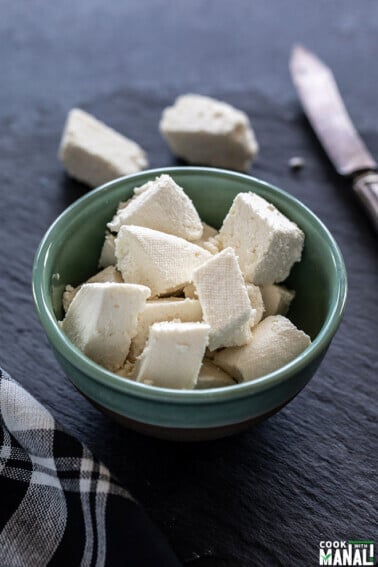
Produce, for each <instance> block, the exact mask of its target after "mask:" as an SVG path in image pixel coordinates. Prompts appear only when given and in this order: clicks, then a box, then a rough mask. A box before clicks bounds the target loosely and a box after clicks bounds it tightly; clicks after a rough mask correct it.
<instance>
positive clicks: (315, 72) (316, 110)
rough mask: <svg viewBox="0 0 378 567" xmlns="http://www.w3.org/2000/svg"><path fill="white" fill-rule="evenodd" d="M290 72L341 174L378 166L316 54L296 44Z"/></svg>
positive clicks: (330, 74) (313, 125) (332, 79)
mask: <svg viewBox="0 0 378 567" xmlns="http://www.w3.org/2000/svg"><path fill="white" fill-rule="evenodd" d="M290 72H291V75H292V78H293V82H294V85H295V86H296V88H297V91H298V93H299V97H300V99H301V102H302V105H303V107H304V110H305V112H306V115H307V117H308V119H309V121H310V123H311V125H312V127H313V128H314V130H315V132H316V134H317V136H318V138H319V140H320V142H321V144H322V145H323V147H324V149H325V150H326V152H327V154H328V156H329V158H330V160H331V161H332V163H333V164H334V166H335V168H336V170H337V171H338V172H339V173H340V174H341V175H350V174H355V173H357V172H359V171H363V170H372V169H376V168H377V163H376V161H375V159H374V158H373V156H372V155H371V154H370V152H369V150H368V149H367V147H366V146H365V144H364V142H363V141H362V139H361V138H360V136H359V134H358V132H357V130H356V129H355V127H354V126H353V123H352V121H351V119H350V116H349V114H348V112H347V110H346V108H345V105H344V103H343V101H342V98H341V96H340V93H339V90H338V87H337V84H336V81H335V79H334V76H333V73H332V71H331V70H330V69H329V67H327V66H326V65H325V64H324V63H323V62H322V61H321V60H320V59H319V58H318V57H316V55H314V54H313V53H311V52H310V51H308V50H307V49H305V48H304V47H302V46H301V45H298V46H295V47H294V49H293V51H292V55H291V59H290Z"/></svg>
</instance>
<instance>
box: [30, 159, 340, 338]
mask: <svg viewBox="0 0 378 567" xmlns="http://www.w3.org/2000/svg"><path fill="white" fill-rule="evenodd" d="M166 171H167V172H169V173H170V175H172V177H173V178H174V179H175V181H176V182H177V183H178V184H179V185H181V186H182V187H183V188H184V189H185V191H186V193H187V194H188V195H189V197H190V198H191V199H192V200H193V202H194V205H195V207H196V208H197V210H198V212H199V214H200V216H201V218H202V220H203V221H205V222H207V223H208V224H210V225H212V226H214V227H216V228H219V227H220V226H221V224H222V220H223V218H224V217H225V215H226V214H227V212H228V210H229V208H230V206H231V204H232V201H233V199H234V197H235V195H236V194H237V193H239V192H242V191H254V192H256V193H257V194H259V195H261V196H262V197H264V198H266V199H267V200H268V201H271V202H272V203H273V204H274V205H276V207H277V208H278V209H279V210H280V211H282V212H283V213H284V214H285V215H287V216H288V217H289V218H290V219H291V220H293V221H294V222H296V223H297V224H298V225H299V226H300V227H301V228H302V230H303V231H304V232H305V234H306V240H305V248H304V252H303V257H302V261H301V262H300V263H298V264H296V265H295V266H294V268H293V270H292V272H291V274H290V277H289V278H288V280H287V282H286V284H287V285H288V286H289V287H290V288H292V289H294V290H296V292H297V293H296V297H295V300H294V301H293V303H292V306H291V309H290V312H289V317H290V319H291V320H292V321H293V322H294V323H295V324H296V325H297V326H298V327H299V328H300V329H303V330H304V331H305V332H306V333H308V334H309V335H310V336H311V338H312V339H314V338H315V337H316V335H317V334H318V333H319V331H320V329H321V327H322V325H323V323H324V322H325V320H326V317H327V314H329V311H330V308H331V306H332V305H333V304H334V303H335V302H336V300H337V294H338V291H339V290H338V288H339V285H338V281H337V279H338V276H339V275H340V274H339V273H338V272H339V268H338V266H337V262H336V259H335V255H334V250H333V249H332V247H331V246H330V242H329V239H330V236H329V234H328V232H327V231H326V230H319V225H320V223H319V221H318V220H317V219H316V217H314V216H313V215H312V214H311V213H310V212H309V211H308V210H307V209H306V208H305V207H304V206H303V205H301V204H300V203H299V202H298V201H296V200H295V199H294V198H292V197H290V196H289V195H287V194H286V193H284V192H282V191H280V190H278V189H275V188H274V187H272V186H270V185H267V184H265V183H263V182H261V181H259V180H256V179H253V178H251V177H248V176H243V175H240V174H234V173H231V172H230V173H228V172H222V171H219V170H208V169H205V168H177V169H175V168H173V169H169V170H166ZM156 175H157V172H146V173H143V174H138V175H136V176H131V177H128V178H125V179H121V180H119V181H117V182H112V183H110V184H108V185H106V186H105V187H103V188H101V189H99V190H95V191H92V192H91V193H89V194H87V195H86V196H85V197H84V198H82V199H81V200H79V201H77V202H76V203H74V204H73V205H72V206H71V207H70V208H69V209H68V210H66V211H65V213H63V215H62V216H61V217H60V219H59V220H58V222H57V223H56V224H55V225H54V226H53V229H52V231H51V232H50V235H49V236H50V238H49V242H48V250H47V254H46V256H45V262H44V273H43V277H42V282H41V283H42V286H44V287H45V289H46V290H48V293H47V295H48V297H47V298H46V301H47V306H48V308H49V309H51V310H52V311H53V313H54V315H55V317H56V318H57V319H58V320H59V319H61V318H62V316H63V312H62V306H61V300H62V294H63V291H64V287H65V285H67V284H71V285H73V286H75V285H78V284H80V283H82V282H83V281H85V280H86V279H87V278H88V277H90V276H91V275H93V274H94V273H96V272H97V271H98V267H97V264H98V258H99V254H100V251H101V246H102V243H103V240H104V231H105V225H106V223H107V222H108V221H109V220H110V219H111V217H112V215H113V214H114V212H115V210H116V208H117V205H118V203H119V201H121V200H125V199H128V198H129V197H130V196H131V195H132V192H133V188H134V187H136V186H138V185H141V184H143V183H145V182H146V181H148V180H150V179H153V178H155V177H156ZM320 226H321V225H320Z"/></svg>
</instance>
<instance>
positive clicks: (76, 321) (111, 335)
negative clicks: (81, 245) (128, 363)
mask: <svg viewBox="0 0 378 567" xmlns="http://www.w3.org/2000/svg"><path fill="white" fill-rule="evenodd" d="M149 296H150V290H149V289H148V288H147V287H145V286H140V285H130V284H124V283H122V284H119V283H92V284H84V285H83V286H82V287H81V289H80V291H79V292H78V293H77V294H76V296H75V297H74V299H73V301H72V303H71V305H70V306H69V308H68V311H67V314H66V317H65V319H64V320H63V323H62V329H63V331H64V332H65V333H66V335H67V336H68V338H69V339H70V340H71V341H72V342H73V343H74V345H76V346H77V347H78V348H79V349H80V350H81V351H82V352H83V353H84V354H86V355H87V356H88V357H89V358H91V359H92V360H94V362H97V364H100V365H101V366H104V367H105V368H107V369H108V370H112V371H115V370H118V369H119V368H121V367H122V366H123V364H124V362H125V360H126V357H127V354H128V352H129V348H130V342H131V339H132V338H133V336H134V335H135V333H136V329H137V324H138V315H139V314H140V313H141V312H142V311H143V310H144V308H145V305H146V299H147V298H148V297H149Z"/></svg>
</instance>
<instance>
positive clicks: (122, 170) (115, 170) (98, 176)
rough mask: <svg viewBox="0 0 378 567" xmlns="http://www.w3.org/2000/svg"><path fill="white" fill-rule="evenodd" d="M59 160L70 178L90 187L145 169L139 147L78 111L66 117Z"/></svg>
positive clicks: (146, 163) (76, 109)
mask: <svg viewBox="0 0 378 567" xmlns="http://www.w3.org/2000/svg"><path fill="white" fill-rule="evenodd" d="M59 158H60V159H61V160H62V162H63V163H64V166H65V168H66V170H67V172H68V173H69V174H70V175H71V176H72V177H74V178H76V179H79V180H80V181H83V182H84V183H87V184H88V185H90V186H91V187H96V186H97V185H102V184H103V183H106V182H107V181H111V180H112V179H115V178H116V177H121V176H122V175H129V174H130V173H136V172H137V171H140V170H142V169H145V168H146V167H147V166H148V162H147V158H146V154H145V153H144V151H143V150H142V148H141V147H140V146H138V144H136V143H135V142H133V141H132V140H129V139H128V138H126V137H125V136H122V135H121V134H119V133H118V132H116V131H115V130H113V129H112V128H109V127H108V126H106V124H104V123H103V122H100V121H99V120H97V119H96V118H94V116H91V115H90V114H88V113H87V112H84V111H83V110H80V109H79V108H74V109H72V110H71V111H70V112H69V113H68V116H67V120H66V124H65V126H64V131H63V135H62V140H61V143H60V148H59Z"/></svg>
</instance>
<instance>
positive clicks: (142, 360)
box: [133, 321, 210, 389]
mask: <svg viewBox="0 0 378 567" xmlns="http://www.w3.org/2000/svg"><path fill="white" fill-rule="evenodd" d="M209 331H210V328H209V325H206V324H205V323H179V322H174V321H171V322H163V323H154V324H153V325H152V327H151V329H150V334H149V338H148V342H147V345H146V348H145V349H144V351H143V353H142V355H141V356H140V357H139V358H138V359H137V361H136V363H135V367H134V371H133V376H134V378H135V379H136V380H137V381H138V382H144V383H146V384H151V385H153V386H161V387H163V388H175V389H193V388H194V387H195V385H196V383H197V378H198V374H199V371H200V368H201V364H202V358H203V355H204V353H205V349H206V346H207V343H208V337H209Z"/></svg>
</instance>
